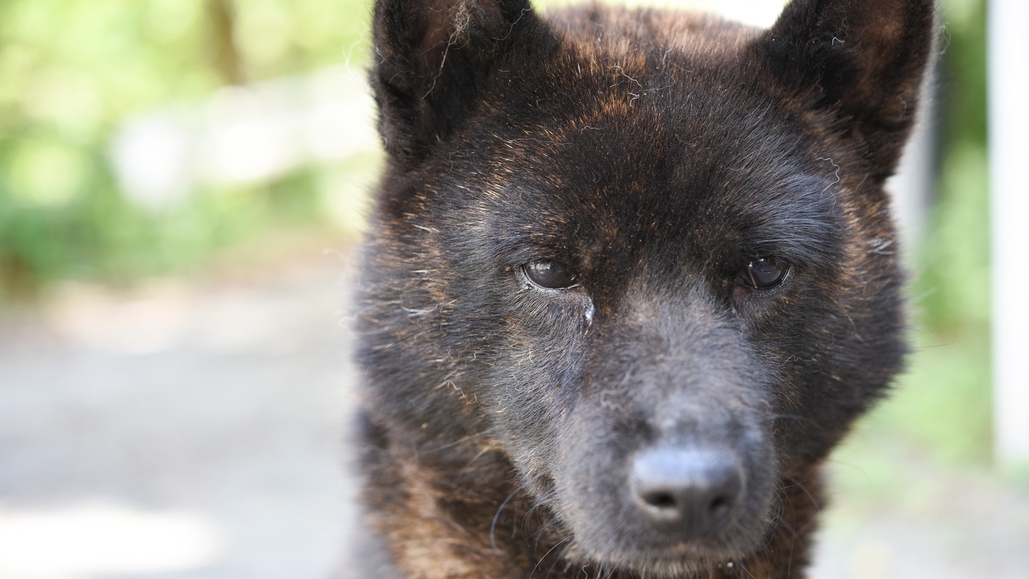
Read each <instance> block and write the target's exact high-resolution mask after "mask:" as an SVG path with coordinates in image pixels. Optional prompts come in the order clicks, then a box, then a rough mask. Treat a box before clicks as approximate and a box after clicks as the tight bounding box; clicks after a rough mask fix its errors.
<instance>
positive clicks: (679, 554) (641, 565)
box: [556, 444, 775, 577]
mask: <svg viewBox="0 0 1029 579" xmlns="http://www.w3.org/2000/svg"><path fill="white" fill-rule="evenodd" d="M751 454H752V453H751ZM753 458H754V457H753V456H749V455H748V454H747V453H742V452H740V451H738V450H735V449H732V448H728V447H724V446H705V445H701V444H658V445H653V446H649V447H646V448H644V449H641V450H638V451H636V452H635V453H633V454H631V455H629V456H628V457H626V459H625V460H624V461H623V464H624V467H623V468H615V469H612V470H613V471H616V472H606V473H597V472H595V471H594V472H593V473H591V472H589V470H590V469H586V471H585V472H583V471H580V472H579V473H577V475H576V476H575V477H573V478H575V479H576V480H577V481H587V482H585V483H578V482H577V483H576V484H571V485H568V484H563V483H562V481H556V482H557V486H558V492H557V495H558V497H559V498H558V500H559V502H560V503H561V505H560V509H561V511H562V512H561V513H560V516H561V518H562V519H563V522H564V523H565V526H566V528H567V529H568V530H569V531H570V533H571V535H572V538H573V539H574V542H573V543H571V546H570V547H569V548H568V549H567V551H566V556H567V557H568V558H570V559H573V560H576V561H582V562H590V563H591V564H592V563H595V564H597V565H600V566H603V567H605V568H611V569H621V570H625V571H631V572H633V573H634V574H636V575H640V576H645V577H671V576H681V575H684V574H686V575H688V574H694V573H698V572H701V571H704V570H710V569H712V568H715V567H717V566H719V565H723V566H724V565H727V564H729V563H734V564H739V563H738V562H739V561H741V560H743V559H744V558H746V557H748V556H749V555H750V554H752V553H753V552H755V551H756V550H757V549H758V548H759V546H760V544H761V541H762V539H763V538H764V537H765V535H766V533H767V530H768V528H769V525H768V521H769V519H768V512H769V510H770V509H769V505H770V504H771V502H772V495H773V485H771V484H769V483H768V481H771V480H774V479H775V477H774V475H772V473H770V472H764V470H766V469H762V468H760V467H755V463H754V460H753ZM770 463H771V461H767V462H766V461H760V462H759V463H758V464H770ZM593 475H596V476H593Z"/></svg>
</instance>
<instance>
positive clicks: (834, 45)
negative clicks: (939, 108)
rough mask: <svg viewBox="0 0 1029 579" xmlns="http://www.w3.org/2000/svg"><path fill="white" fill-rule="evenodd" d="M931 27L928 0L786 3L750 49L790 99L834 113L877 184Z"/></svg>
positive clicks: (909, 106)
mask: <svg viewBox="0 0 1029 579" xmlns="http://www.w3.org/2000/svg"><path fill="white" fill-rule="evenodd" d="M934 26H935V20H934V16H933V0H791V2H790V3H789V5H788V6H787V7H786V9H785V10H784V11H783V13H782V16H780V17H779V20H778V22H776V23H775V26H773V27H772V28H771V29H770V30H768V31H766V33H765V34H764V35H763V36H762V37H761V38H759V40H758V42H757V43H755V45H754V48H755V50H757V52H758V55H759V57H760V58H761V60H762V62H763V63H764V65H765V66H766V67H767V71H768V72H769V73H770V75H771V77H773V78H775V79H776V82H777V83H779V84H780V85H781V86H782V87H783V88H785V89H786V90H787V91H788V92H790V93H792V95H791V96H793V97H796V98H797V100H799V101H806V102H807V103H808V105H809V106H811V107H813V108H816V109H822V110H828V111H831V112H833V113H834V114H835V115H836V116H837V126H836V127H835V128H836V129H837V130H838V131H840V132H842V133H844V134H846V135H847V136H848V137H850V138H852V139H854V140H856V141H857V142H859V143H860V144H861V146H862V148H863V150H864V155H865V157H866V158H867V159H868V161H869V165H870V167H871V168H872V171H873V176H874V177H875V178H876V179H877V180H879V181H880V182H881V181H883V180H885V179H886V178H887V177H888V176H889V175H890V174H891V173H893V170H894V168H895V167H896V165H897V161H898V160H899V158H900V154H901V151H902V149H903V147H904V143H905V141H906V140H907V136H908V133H909V132H910V130H911V127H912V125H913V124H914V120H915V109H916V105H917V103H918V101H919V98H920V94H921V85H922V78H923V76H924V73H925V70H926V68H927V66H928V65H929V63H930V62H931V61H932V52H933V31H934Z"/></svg>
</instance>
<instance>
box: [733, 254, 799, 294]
mask: <svg viewBox="0 0 1029 579" xmlns="http://www.w3.org/2000/svg"><path fill="white" fill-rule="evenodd" d="M789 270H790V264H789V262H788V261H786V260H785V259H779V258H778V257H775V256H774V255H769V256H766V257H759V258H757V259H754V260H752V261H751V262H750V263H748V264H747V267H745V268H743V271H742V272H740V281H741V282H742V283H743V284H744V285H746V286H748V287H751V288H754V289H769V288H772V287H775V286H777V285H779V284H780V283H782V280H783V278H785V277H786V273H787V272H788V271H789Z"/></svg>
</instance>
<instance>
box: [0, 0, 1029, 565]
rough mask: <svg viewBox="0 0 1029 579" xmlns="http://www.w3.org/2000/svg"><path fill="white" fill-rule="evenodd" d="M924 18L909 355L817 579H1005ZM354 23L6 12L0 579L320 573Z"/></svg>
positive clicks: (971, 119)
mask: <svg viewBox="0 0 1029 579" xmlns="http://www.w3.org/2000/svg"><path fill="white" fill-rule="evenodd" d="M540 4H542V5H543V7H544V8H545V7H547V6H551V5H553V4H555V3H554V2H549V3H545V2H537V5H540ZM679 4H686V5H694V6H700V7H702V8H706V9H710V10H712V11H719V12H722V13H724V14H727V15H729V16H731V17H733V18H738V19H743V20H746V21H748V22H751V23H754V24H758V25H762V26H767V25H769V24H770V23H771V22H772V21H774V18H775V17H776V15H777V14H778V12H779V10H780V9H781V7H782V2H781V0H721V1H718V2H715V1H713V0H711V1H707V2H704V1H694V2H679ZM940 6H941V9H942V10H943V16H942V30H941V47H940V49H941V50H940V52H941V57H940V61H939V63H938V66H937V69H936V72H935V77H934V80H933V82H932V83H931V87H930V89H931V92H932V94H933V96H934V106H933V107H932V108H931V109H930V110H929V111H928V112H927V114H926V115H924V118H923V122H922V127H923V128H922V130H921V131H920V133H919V136H918V137H917V139H916V140H915V144H914V145H913V146H912V147H911V148H910V149H909V155H908V157H907V158H906V161H905V169H904V171H903V175H902V176H901V177H900V178H898V179H897V180H895V181H894V184H893V188H894V190H896V191H897V192H898V194H899V197H898V200H897V210H898V214H899V220H900V221H901V223H902V227H903V230H904V233H905V236H906V248H905V250H906V255H907V259H908V262H909V264H910V268H911V271H912V274H913V275H912V283H911V286H910V288H909V291H910V296H911V298H912V307H913V314H914V319H915V327H914V329H913V331H912V337H913V342H914V344H915V347H916V351H915V354H914V355H913V356H912V357H911V359H910V369H909V371H908V372H907V373H906V374H905V375H904V376H903V377H902V378H901V379H900V380H899V381H898V383H897V387H896V389H895V392H894V393H893V396H892V397H891V398H890V399H889V400H888V401H887V402H886V403H884V404H882V405H881V406H879V407H878V409H877V410H876V411H874V412H873V413H872V414H871V415H869V416H868V417H867V418H865V419H864V420H863V421H862V422H861V423H860V424H859V425H858V427H857V428H856V430H855V432H854V434H853V435H852V436H851V437H850V438H849V439H848V441H847V443H846V444H845V445H844V446H843V447H842V448H841V449H840V450H839V451H838V452H837V453H836V454H835V455H834V458H833V460H832V462H831V464H830V472H831V477H832V481H833V490H832V493H831V494H832V496H833V506H832V507H831V508H830V509H829V511H828V514H827V518H826V521H825V526H824V530H823V532H822V534H821V535H820V541H819V545H818V550H817V561H816V566H815V569H814V571H813V573H812V575H813V577H815V578H822V579H830V578H848V577H852V578H886V577H889V578H894V577H896V578H900V577H904V578H913V577H933V578H934V579H943V578H951V577H953V578H959V577H961V578H966V577H987V576H988V577H995V578H1015V577H1019V578H1026V577H1029V476H1027V473H1026V472H1025V471H1024V470H1023V471H1019V469H1018V468H998V467H997V466H996V465H995V461H994V456H993V444H994V443H993V424H992V415H991V404H992V402H991V401H992V398H991V386H990V385H991V371H990V368H991V363H990V355H991V350H990V343H991V334H990V328H991V323H990V270H989V263H990V258H989V239H990V231H989V198H988V185H989V184H988V178H989V170H988V158H987V118H986V70H987V67H986V48H985V44H986V36H985V29H986V18H985V17H986V7H985V1H984V0H941V2H940ZM369 16H370V0H334V1H332V2H326V1H323V0H235V1H234V0H137V1H134V2H124V1H122V0H6V1H5V2H2V3H0V579H7V578H12V579H41V578H47V579H58V578H60V579H64V578H80V577H81V578H86V577H118V578H123V577H162V578H165V577H167V578H171V577H175V578H194V577H196V578H200V577H204V578H208V577H209V578H219V579H220V578H230V577H240V578H243V577H246V578H263V577H268V578H272V577H290V578H307V577H310V578H322V577H330V576H332V574H333V573H334V571H335V570H336V569H337V567H338V564H339V561H340V556H341V555H342V552H343V548H342V546H343V545H344V544H345V543H346V541H347V537H348V535H349V533H350V532H351V531H350V530H349V529H348V527H347V525H346V523H345V521H346V520H347V518H348V517H349V516H350V515H351V514H352V510H353V508H352V505H351V502H350V501H351V499H352V495H353V489H354V483H353V480H352V479H351V478H349V477H348V476H347V475H346V474H345V472H346V463H347V454H346V451H345V448H346V445H345V442H344V439H345V432H346V417H347V414H348V411H349V409H350V408H351V406H352V397H351V394H350V385H351V384H352V382H353V376H352V374H353V371H352V368H351V367H350V364H349V361H348V355H349V354H348V349H349V340H350V335H349V331H348V328H347V324H348V320H347V315H348V314H347V311H348V310H347V296H348V291H349V287H350V284H351V282H352V279H353V263H354V255H355V245H356V243H357V242H358V240H359V239H360V236H361V232H362V227H363V220H362V216H363V215H364V213H365V211H366V209H367V207H368V198H369V192H370V190H371V188H372V186H373V184H374V181H375V178H376V176H377V173H378V171H379V169H380V167H381V154H380V152H379V145H378V141H377V137H376V135H375V133H374V130H373V129H372V124H371V118H372V116H373V114H374V111H373V107H372V104H371V99H370V97H369V95H368V93H367V90H366V88H365V67H366V66H367V64H368V62H369V52H370V51H369V45H368V42H369V40H368V37H369V29H368V27H369V24H368V22H369ZM1027 353H1029V352H1027ZM1026 420H1027V421H1029V416H1027V417H1026ZM358 532H359V531H358Z"/></svg>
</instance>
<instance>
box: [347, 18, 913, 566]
mask: <svg viewBox="0 0 1029 579" xmlns="http://www.w3.org/2000/svg"><path fill="white" fill-rule="evenodd" d="M932 14H933V13H932V4H931V2H930V0H794V1H793V2H792V3H791V4H790V5H789V6H788V7H787V8H786V10H785V11H784V14H783V16H782V17H781V18H780V20H779V22H778V23H777V24H776V25H775V26H774V27H773V28H772V29H770V30H767V31H762V30H758V29H754V28H750V27H746V26H742V25H737V24H733V23H729V22H725V21H723V20H720V19H717V18H714V17H711V16H702V15H696V14H689V13H680V12H665V11H657V10H624V9H618V8H607V7H603V6H600V5H592V6H587V7H585V8H578V9H569V10H562V11H556V12H554V13H551V14H548V15H547V18H546V19H545V20H544V19H542V18H541V17H539V16H538V15H537V14H536V13H535V12H533V11H532V9H531V7H530V6H529V5H528V4H527V3H525V1H524V0H425V1H415V0H379V2H378V3H377V5H376V11H375V30H374V35H375V47H376V53H377V60H376V63H375V65H374V68H373V71H372V75H371V76H372V85H373V87H374V88H375V91H376V92H375V94H376V101H377V103H378V105H379V111H380V131H381V133H382V136H383V142H384V146H385V148H386V151H387V152H388V154H389V167H388V169H387V171H386V172H385V174H384V176H383V180H382V184H381V186H380V190H379V194H378V199H377V207H376V212H375V214H374V216H373V219H372V229H371V232H370V235H369V239H368V242H367V245H366V249H365V258H364V270H363V274H362V286H361V291H360V297H359V307H360V310H359V316H358V330H359V336H360V346H359V353H358V356H359V361H360V363H361V365H362V368H363V369H364V371H365V383H364V388H363V390H362V397H363V402H362V408H363V412H362V415H363V418H364V422H363V424H362V428H363V437H364V443H365V444H364V451H365V455H364V459H363V468H364V474H365V476H366V481H365V484H364V490H363V495H362V500H363V503H364V504H365V505H366V507H367V512H366V514H365V515H364V517H363V519H362V526H361V530H362V531H363V533H362V542H361V543H360V544H359V546H358V547H357V550H356V555H355V558H356V560H357V561H359V562H360V566H356V567H355V568H354V569H352V573H353V575H354V576H355V577H379V578H390V579H403V578H409V579H414V578H419V579H471V578H484V577H489V578H496V579H527V578H529V577H560V578H565V579H573V578H575V579H578V578H584V579H590V578H593V577H597V578H606V579H629V578H634V579H642V578H643V577H647V578H653V577H657V578H659V579H686V578H697V579H701V578H726V579H728V578H736V577H739V578H744V577H747V578H767V579H786V578H793V579H798V578H802V577H803V576H804V568H805V566H806V565H807V563H808V559H809V552H810V545H811V541H812V531H813V530H814V529H815V528H816V525H817V514H818V511H819V510H820V508H821V507H822V504H823V500H822V492H821V481H820V474H819V472H820V468H821V464H822V463H823V461H824V460H825V459H826V457H827V456H828V453H829V452H830V450H831V449H832V448H833V447H834V446H835V445H836V444H837V443H838V441H839V440H840V439H841V438H842V436H844V434H845V433H846V432H847V429H848V428H849V425H850V424H851V422H852V421H853V420H854V419H855V418H856V417H857V416H859V415H860V414H861V413H862V412H864V411H865V410H866V409H867V408H869V407H870V406H871V405H872V404H873V403H874V402H875V401H876V400H878V399H879V398H881V397H882V396H883V395H884V393H885V391H886V389H887V386H888V384H889V382H890V380H891V379H892V377H893V376H894V374H895V373H896V372H897V371H898V370H899V368H900V367H901V364H902V356H903V354H904V352H905V349H906V347H905V345H904V342H903V336H902V333H903V328H904V317H903V307H902V303H901V298H900V287H901V283H902V280H903V275H902V273H901V271H900V266H899V264H898V258H897V250H896V235H895V232H894V229H893V225H892V222H891V220H890V217H889V214H888V205H889V203H888V197H887V195H886V193H885V192H884V191H883V188H882V185H883V182H884V180H885V179H886V178H887V177H888V176H889V175H890V174H891V173H892V172H893V170H894V169H895V167H896V164H897V160H898V158H899V156H900V151H901V148H902V146H903V143H904V141H905V139H906V138H907V135H908V133H909V131H910V127H911V125H912V123H913V119H914V113H915V107H916V104H917V101H918V97H919V86H920V83H921V79H922V71H923V70H924V68H925V67H926V65H927V62H928V61H929V55H930V54H931V45H932V42H931V35H932V18H933V16H932ZM768 264H773V266H769V265H768ZM761 267H774V268H775V269H774V271H773V273H775V272H778V277H777V278H774V279H772V280H771V281H769V282H767V283H766V282H762V285H760V287H759V286H758V285H757V283H758V282H757V281H755V280H756V279H757V278H755V277H754V276H756V275H759V274H761V271H762V270H761V269H760V268H761ZM534 268H535V269H534ZM537 270H539V271H548V272H550V273H548V274H547V275H553V276H555V277H553V278H547V277H544V278H539V279H537V278H534V277H533V276H534V275H536V274H534V273H532V272H535V271H537ZM555 271H556V272H557V273H554V272H555ZM761 275H769V274H767V272H766V273H765V274H761ZM562 276H565V277H562ZM541 279H542V280H553V279H556V280H558V281H556V282H553V283H552V284H551V285H548V284H550V283H551V282H548V281H540V280H541ZM562 280H563V281H562ZM748 280H749V281H748ZM691 453H692V454H691ZM651 457H657V458H653V459H652V458H651ZM648 460H652V462H647V461H648ZM653 465H657V466H653ZM653 468H656V469H657V472H658V475H654V476H656V477H657V478H656V479H654V480H658V483H660V484H658V483H654V484H658V487H660V485H663V484H665V483H664V482H662V481H663V480H664V479H662V478H661V477H664V476H666V475H667V476H669V477H673V478H674V477H675V476H680V478H679V479H674V480H673V482H672V483H668V484H669V485H671V486H669V487H668V488H670V489H671V491H669V493H673V494H674V493H681V495H679V494H676V495H675V496H674V497H672V499H669V500H670V501H671V504H673V505H674V506H675V509H679V510H675V509H672V510H669V508H668V507H667V505H666V501H665V498H667V497H666V496H665V495H663V494H661V493H660V492H659V493H657V494H656V495H652V494H647V493H648V492H649V491H646V492H644V490H641V489H645V488H650V487H647V486H646V485H649V484H651V483H653V480H652V479H651V478H647V477H651V476H652V475H651V474H650V473H651V471H650V470H648V469H653ZM682 468H687V469H695V470H691V471H689V472H690V473H694V474H689V475H688V476H687V475H678V474H675V473H677V472H679V470H677V469H682ZM661 469H664V470H661ZM668 473H671V474H668ZM695 473H700V474H695ZM690 477H700V478H699V480H700V481H701V482H700V483H694V482H690V481H694V478H690ZM705 477H706V478H705ZM711 489H713V490H711ZM664 490H666V489H665V488H664V487H660V488H659V491H661V492H664ZM709 490H710V493H712V494H709V495H705V494H703V493H706V492H709ZM715 494H717V496H715ZM654 497H657V498H654ZM684 497H685V498H684ZM697 497H699V498H697ZM673 499H674V500H673ZM709 499H710V500H709ZM662 505H665V506H662ZM698 505H699V506H698ZM718 505H722V507H724V508H721V507H718V508H716V506H718ZM654 513H659V515H655V514H654ZM669 513H674V516H673V515H669ZM662 517H664V518H662ZM668 517H672V518H671V519H669V518H668ZM668 520H672V521H673V523H668V522H667V521H668Z"/></svg>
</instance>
